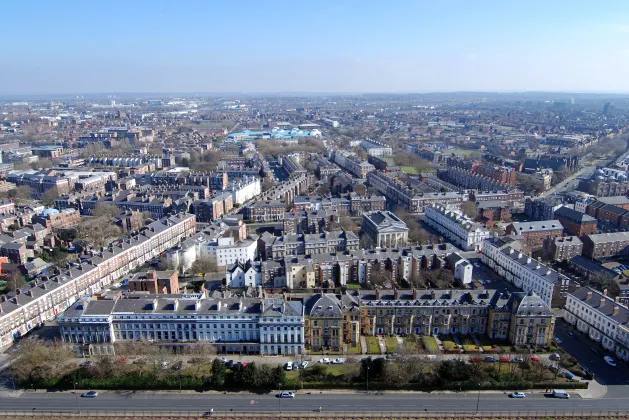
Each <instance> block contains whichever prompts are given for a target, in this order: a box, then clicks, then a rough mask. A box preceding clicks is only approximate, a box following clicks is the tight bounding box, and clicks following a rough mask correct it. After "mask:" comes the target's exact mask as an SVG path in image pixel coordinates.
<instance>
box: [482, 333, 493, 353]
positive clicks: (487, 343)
mask: <svg viewBox="0 0 629 420" xmlns="http://www.w3.org/2000/svg"><path fill="white" fill-rule="evenodd" d="M478 341H479V342H480V345H481V346H482V347H483V350H484V351H489V350H493V348H494V344H493V343H492V342H491V341H489V339H488V338H487V337H485V336H481V337H478Z"/></svg>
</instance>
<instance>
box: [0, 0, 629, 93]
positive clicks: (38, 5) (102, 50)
mask: <svg viewBox="0 0 629 420" xmlns="http://www.w3.org/2000/svg"><path fill="white" fill-rule="evenodd" d="M0 13H1V16H2V23H1V24H0V40H2V49H1V51H2V53H1V55H0V93H77V94H78V93H90V92H437V91H461V90H471V91H531V90H547V91H573V92H574V91H578V92H629V0H618V1H614V0H609V1H606V0H603V1H593V0H587V1H582V0H573V1H564V0H545V1H536V0H499V1H482V0H478V1H474V0H462V1H448V0H439V1H434V0H431V1H423V0H408V1H401V0H400V1H396V0H388V1H383V0H378V1H370V0H359V1H352V0H336V1H325V0H321V1H308V0H292V1H274V0H258V1H248V0H234V1H232V0H201V1H193V0H190V1H186V0H179V1H172V0H171V1H158V0H125V1H117V0H107V1H105V0H82V1H76V2H75V1H65V0H56V1H48V0H4V1H2V2H1V8H0Z"/></svg>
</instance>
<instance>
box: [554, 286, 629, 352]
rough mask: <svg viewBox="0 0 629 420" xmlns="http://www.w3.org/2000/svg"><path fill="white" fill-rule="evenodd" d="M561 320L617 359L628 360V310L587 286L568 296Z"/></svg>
mask: <svg viewBox="0 0 629 420" xmlns="http://www.w3.org/2000/svg"><path fill="white" fill-rule="evenodd" d="M564 319H565V320H566V322H568V323H569V324H572V325H574V326H575V327H576V329H577V330H579V331H581V332H583V333H585V334H587V336H588V338H589V339H590V340H592V341H594V342H597V343H600V344H601V345H602V346H603V347H604V348H605V349H607V350H608V351H610V352H613V353H614V354H615V355H616V357H617V358H619V359H621V360H624V361H629V309H628V308H627V306H626V305H623V304H621V303H620V302H618V301H617V300H615V299H612V298H611V297H609V296H607V295H606V294H605V293H601V292H599V291H597V290H594V289H592V288H590V287H582V288H580V289H578V290H576V291H574V292H572V293H569V294H568V298H567V299H566V305H565V307H564Z"/></svg>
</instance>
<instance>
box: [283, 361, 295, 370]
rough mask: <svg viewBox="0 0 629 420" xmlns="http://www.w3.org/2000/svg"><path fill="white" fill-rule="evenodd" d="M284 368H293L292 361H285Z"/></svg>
mask: <svg viewBox="0 0 629 420" xmlns="http://www.w3.org/2000/svg"><path fill="white" fill-rule="evenodd" d="M284 369H286V370H293V362H287V363H286V364H285V365H284Z"/></svg>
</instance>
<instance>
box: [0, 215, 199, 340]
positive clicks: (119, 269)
mask: <svg viewBox="0 0 629 420" xmlns="http://www.w3.org/2000/svg"><path fill="white" fill-rule="evenodd" d="M195 229H196V219H195V217H194V215H191V214H180V215H176V216H171V217H168V218H164V219H162V220H158V221H155V222H153V223H151V224H150V225H148V227H147V228H146V229H145V230H144V231H142V232H141V233H140V234H138V235H136V236H132V237H130V238H128V239H127V240H124V241H121V242H118V243H112V244H111V245H110V246H109V247H108V248H106V249H103V250H102V251H101V252H94V253H93V254H92V256H91V258H89V259H88V260H87V261H84V262H82V263H81V264H74V265H72V266H68V268H67V269H65V270H62V271H61V272H59V274H57V275H55V276H54V277H52V278H45V279H44V280H42V281H37V282H32V283H31V284H30V285H29V286H26V287H23V288H22V289H20V290H17V291H16V292H11V293H9V294H7V295H5V296H2V297H0V347H2V348H6V347H8V346H10V345H11V344H12V343H13V340H15V339H17V338H19V337H21V336H23V335H25V334H26V333H28V332H29V331H30V330H32V329H33V328H35V327H37V326H39V325H41V324H43V323H44V321H49V320H52V319H54V318H55V317H56V316H57V315H58V314H59V313H62V312H63V311H65V310H66V309H67V308H68V307H70V306H71V305H72V304H73V303H74V302H75V301H76V300H77V299H79V298H80V297H82V296H89V295H93V294H95V293H97V292H98V291H100V290H102V289H103V288H104V287H106V286H107V285H108V284H111V283H112V282H115V281H117V280H118V279H120V278H121V277H122V276H124V275H126V274H127V273H129V272H130V271H131V270H134V269H135V268H137V267H139V266H141V265H142V264H143V263H144V262H145V261H147V260H149V259H151V258H153V257H155V256H157V255H159V253H160V252H162V251H164V250H166V249H168V248H170V247H172V246H175V245H176V244H177V243H179V241H181V240H182V239H184V238H186V237H188V236H190V235H192V234H193V233H194V232H195Z"/></svg>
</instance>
